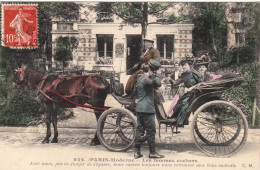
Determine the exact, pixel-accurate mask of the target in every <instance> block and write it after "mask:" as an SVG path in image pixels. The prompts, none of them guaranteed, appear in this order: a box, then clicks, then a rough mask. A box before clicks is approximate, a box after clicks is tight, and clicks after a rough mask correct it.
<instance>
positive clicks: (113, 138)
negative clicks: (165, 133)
mask: <svg viewBox="0 0 260 170" xmlns="http://www.w3.org/2000/svg"><path fill="white" fill-rule="evenodd" d="M36 80H37V81H36ZM57 82H59V83H60V84H59V85H57ZM116 82H117V81H116V80H115V75H112V77H110V86H109V90H108V86H105V85H104V84H107V81H106V80H105V78H103V80H101V79H100V76H99V75H94V74H90V75H85V76H77V77H72V78H57V77H48V76H44V75H43V74H40V73H37V72H35V71H30V70H29V71H27V70H26V69H19V70H17V71H16V75H15V76H14V83H15V84H18V85H22V84H26V85H28V86H31V87H33V88H35V89H37V90H39V91H41V93H42V94H43V96H44V97H45V99H46V101H47V102H46V104H49V105H50V103H55V102H56V103H57V104H59V103H61V102H63V103H69V105H70V106H73V105H74V107H75V106H80V107H84V106H87V107H89V108H91V109H94V110H96V112H95V113H96V117H97V119H98V125H97V137H98V139H99V141H100V142H101V143H102V144H103V145H104V146H105V147H106V148H107V149H108V150H110V151H127V150H128V149H130V148H131V147H132V145H133V143H134V140H135V128H136V126H137V123H136V117H135V104H136V100H135V99H136V98H135V97H132V98H128V97H123V96H121V95H118V93H115V92H116V89H115V86H116ZM243 82H244V79H243V78H242V77H238V76H229V77H225V76H223V77H222V78H221V79H217V80H213V81H209V82H203V83H199V84H197V85H196V87H195V88H193V90H192V91H190V92H189V93H186V94H185V95H184V96H183V97H182V98H180V100H179V101H181V100H182V99H183V98H185V97H187V96H189V100H188V102H189V105H188V108H187V113H188V114H186V115H184V117H183V118H184V121H183V123H181V124H179V123H178V120H176V119H171V118H168V116H167V115H166V113H165V111H164V108H163V105H162V103H161V102H160V101H159V100H157V101H156V102H155V109H156V117H157V120H158V124H159V135H160V127H161V125H162V124H164V125H166V126H167V127H171V129H172V133H176V134H177V133H178V127H184V125H187V124H188V123H189V121H188V119H189V117H190V115H191V114H193V115H194V116H193V119H192V122H191V125H190V127H191V131H190V132H191V136H192V138H193V141H194V143H195V144H196V146H197V147H198V148H199V149H200V150H201V151H202V152H203V153H205V154H206V155H208V156H217V157H221V156H231V155H233V154H234V153H236V152H238V151H239V150H240V149H241V148H242V147H243V145H244V144H245V142H246V139H247V135H248V123H247V120H246V117H245V115H244V114H243V112H242V111H241V109H239V108H238V107H237V106H235V105H234V104H233V103H231V102H228V101H225V100H223V99H222V94H223V92H224V91H225V90H227V89H230V88H232V87H235V86H240V85H241V84H243ZM68 83H71V84H72V85H71V86H73V88H68V86H69V85H68ZM102 83H103V84H102ZM76 85H77V86H76ZM74 86H75V87H80V90H79V88H75V87H74ZM59 87H63V88H61V89H59ZM64 89H65V90H64ZM108 91H109V92H110V93H111V95H112V96H113V97H114V98H115V99H116V100H117V101H118V102H119V103H120V104H121V105H122V107H120V108H113V107H112V108H109V107H105V106H104V100H105V99H106V94H104V93H105V92H108ZM72 94H73V95H72ZM66 96H69V97H66ZM78 102H81V103H78ZM83 102H88V103H89V104H91V105H92V106H89V105H84V104H83ZM66 106H67V105H66ZM49 107H50V106H49ZM47 110H49V111H50V110H51V109H50V108H48V109H47ZM174 114H178V113H174ZM49 117H52V118H51V119H52V121H53V120H56V122H54V123H53V126H54V132H55V133H54V139H53V141H54V142H57V141H58V139H57V136H58V131H57V119H55V116H50V115H49ZM46 123H47V134H46V138H45V139H44V142H49V137H50V121H47V122H46ZM55 123H56V124H55ZM174 129H175V130H174ZM143 139H144V141H145V136H144V137H143Z"/></svg>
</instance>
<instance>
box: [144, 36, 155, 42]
mask: <svg viewBox="0 0 260 170" xmlns="http://www.w3.org/2000/svg"><path fill="white" fill-rule="evenodd" d="M143 41H150V42H152V43H153V42H154V40H153V39H152V38H151V37H145V38H144V39H143Z"/></svg>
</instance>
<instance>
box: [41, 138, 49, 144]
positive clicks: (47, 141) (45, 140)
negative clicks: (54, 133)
mask: <svg viewBox="0 0 260 170" xmlns="http://www.w3.org/2000/svg"><path fill="white" fill-rule="evenodd" d="M49 142H50V141H49V139H44V140H43V141H42V143H49Z"/></svg>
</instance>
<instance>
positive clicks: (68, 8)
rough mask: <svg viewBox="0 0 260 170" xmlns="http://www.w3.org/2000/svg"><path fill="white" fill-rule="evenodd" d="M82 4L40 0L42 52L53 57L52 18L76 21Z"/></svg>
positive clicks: (40, 45)
mask: <svg viewBox="0 0 260 170" xmlns="http://www.w3.org/2000/svg"><path fill="white" fill-rule="evenodd" d="M80 7H81V5H80V4H76V3H73V2H40V3H39V6H38V17H39V49H40V53H41V52H42V51H43V53H44V54H45V55H46V56H47V59H48V60H51V58H52V37H51V30H52V19H59V20H65V21H70V20H72V21H75V20H78V18H79V14H80V13H79V11H80Z"/></svg>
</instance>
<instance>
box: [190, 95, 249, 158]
mask: <svg viewBox="0 0 260 170" xmlns="http://www.w3.org/2000/svg"><path fill="white" fill-rule="evenodd" d="M191 135H192V138H193V140H194V142H195V144H196V146H197V147H198V148H199V149H200V150H201V151H202V152H203V153H205V154H206V155H208V156H217V157H222V156H231V155H233V154H235V153H237V152H238V151H239V150H240V149H241V148H242V147H243V145H244V144H245V142H246V139H247V135H248V123H247V120H246V117H245V115H244V114H243V112H242V111H241V110H240V109H239V108H238V107H237V106H235V105H234V104H232V103H230V102H227V101H221V100H215V101H211V102H208V103H205V104H203V105H202V106H200V107H199V108H198V109H197V110H196V112H195V114H194V118H193V120H192V124H191Z"/></svg>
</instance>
